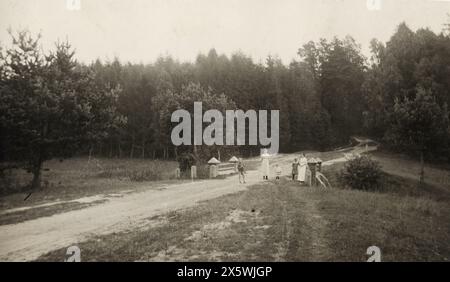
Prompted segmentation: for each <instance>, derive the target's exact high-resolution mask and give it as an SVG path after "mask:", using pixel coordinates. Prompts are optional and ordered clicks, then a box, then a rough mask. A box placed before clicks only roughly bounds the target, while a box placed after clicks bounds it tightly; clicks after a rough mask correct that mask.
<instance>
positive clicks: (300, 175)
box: [297, 154, 308, 183]
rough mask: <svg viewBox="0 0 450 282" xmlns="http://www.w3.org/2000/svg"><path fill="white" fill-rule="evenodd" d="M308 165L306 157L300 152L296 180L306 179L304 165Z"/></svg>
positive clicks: (303, 180)
mask: <svg viewBox="0 0 450 282" xmlns="http://www.w3.org/2000/svg"><path fill="white" fill-rule="evenodd" d="M307 165H308V159H307V158H306V156H305V154H302V155H301V157H300V161H299V165H298V174H297V180H298V181H300V182H302V183H304V182H305V179H306V167H307Z"/></svg>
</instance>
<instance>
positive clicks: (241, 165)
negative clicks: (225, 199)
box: [237, 159, 245, 183]
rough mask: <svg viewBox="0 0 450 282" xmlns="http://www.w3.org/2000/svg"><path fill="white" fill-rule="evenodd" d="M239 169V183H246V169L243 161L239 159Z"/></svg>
mask: <svg viewBox="0 0 450 282" xmlns="http://www.w3.org/2000/svg"><path fill="white" fill-rule="evenodd" d="M237 168H238V173H239V183H245V167H244V163H243V162H242V159H239V162H238V166H237ZM241 177H242V179H243V180H244V182H241Z"/></svg>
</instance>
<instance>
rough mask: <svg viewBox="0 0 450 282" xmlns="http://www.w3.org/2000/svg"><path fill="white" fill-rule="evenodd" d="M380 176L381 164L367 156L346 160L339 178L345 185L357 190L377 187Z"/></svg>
mask: <svg viewBox="0 0 450 282" xmlns="http://www.w3.org/2000/svg"><path fill="white" fill-rule="evenodd" d="M381 176H382V171H381V166H380V165H379V164H378V162H376V161H373V160H372V159H371V158H370V157H368V156H360V157H357V158H355V159H352V160H350V161H348V162H347V163H346V164H345V166H344V168H343V169H342V170H341V171H340V174H339V180H340V182H341V183H342V184H344V185H345V186H346V187H349V188H352V189H358V190H375V189H378V188H379V184H380V180H381Z"/></svg>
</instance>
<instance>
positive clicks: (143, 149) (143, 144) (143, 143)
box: [141, 138, 145, 158]
mask: <svg viewBox="0 0 450 282" xmlns="http://www.w3.org/2000/svg"><path fill="white" fill-rule="evenodd" d="M141 157H142V158H145V138H142V153H141Z"/></svg>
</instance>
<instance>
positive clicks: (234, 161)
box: [229, 156, 239, 163]
mask: <svg viewBox="0 0 450 282" xmlns="http://www.w3.org/2000/svg"><path fill="white" fill-rule="evenodd" d="M238 161H239V159H238V158H236V157H235V156H232V157H231V159H230V160H229V162H232V163H237V162H238Z"/></svg>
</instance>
